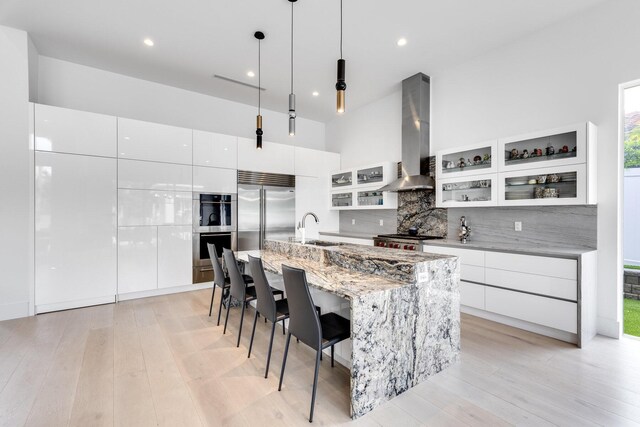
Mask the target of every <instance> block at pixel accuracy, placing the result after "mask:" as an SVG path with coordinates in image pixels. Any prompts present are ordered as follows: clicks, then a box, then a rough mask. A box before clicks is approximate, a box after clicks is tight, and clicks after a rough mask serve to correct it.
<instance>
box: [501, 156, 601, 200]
mask: <svg viewBox="0 0 640 427" xmlns="http://www.w3.org/2000/svg"><path fill="white" fill-rule="evenodd" d="M498 180H499V182H498V184H499V190H498V194H499V197H500V199H499V204H500V205H501V206H523V205H525V206H532V205H545V206H548V205H585V204H595V203H596V202H597V200H596V198H595V186H596V183H594V182H592V181H590V180H589V178H588V176H587V167H586V165H584V164H581V165H569V166H557V167H552V168H544V169H528V170H526V171H513V172H504V173H500V174H498Z"/></svg>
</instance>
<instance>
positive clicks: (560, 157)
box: [504, 151, 578, 165]
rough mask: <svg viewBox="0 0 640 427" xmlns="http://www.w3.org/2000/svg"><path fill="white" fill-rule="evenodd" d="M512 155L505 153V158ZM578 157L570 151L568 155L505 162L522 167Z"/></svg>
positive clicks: (557, 154)
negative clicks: (523, 165) (528, 164)
mask: <svg viewBox="0 0 640 427" xmlns="http://www.w3.org/2000/svg"><path fill="white" fill-rule="evenodd" d="M509 155H510V154H509V152H508V151H506V152H505V156H506V157H508V156H509ZM577 155H578V153H577V152H575V151H570V152H568V153H556V154H551V155H549V156H547V155H544V156H536V157H528V158H526V159H508V158H507V159H506V160H505V161H504V163H505V165H522V164H527V163H536V162H547V161H550V160H558V159H571V158H574V157H576V156H577Z"/></svg>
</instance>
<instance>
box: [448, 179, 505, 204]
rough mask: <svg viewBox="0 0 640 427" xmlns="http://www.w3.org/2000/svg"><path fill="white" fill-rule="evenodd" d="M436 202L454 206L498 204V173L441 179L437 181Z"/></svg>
mask: <svg viewBox="0 0 640 427" xmlns="http://www.w3.org/2000/svg"><path fill="white" fill-rule="evenodd" d="M436 185H437V186H438V189H437V191H436V204H437V205H438V206H442V207H447V208H452V207H463V206H467V207H469V206H497V205H498V183H497V178H496V174H489V175H476V176H466V177H460V178H449V179H440V180H438V181H436Z"/></svg>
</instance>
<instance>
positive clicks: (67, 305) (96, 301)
mask: <svg viewBox="0 0 640 427" xmlns="http://www.w3.org/2000/svg"><path fill="white" fill-rule="evenodd" d="M114 302H116V297H115V295H106V296H102V297H96V298H87V299H81V300H75V301H65V302H57V303H53V304H40V305H36V314H42V313H50V312H52V311H61V310H71V309H73V308H82V307H91V306H92V305H102V304H113V303H114Z"/></svg>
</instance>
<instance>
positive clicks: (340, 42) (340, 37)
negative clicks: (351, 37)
mask: <svg viewBox="0 0 640 427" xmlns="http://www.w3.org/2000/svg"><path fill="white" fill-rule="evenodd" d="M340 59H343V58H342V0H340Z"/></svg>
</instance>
